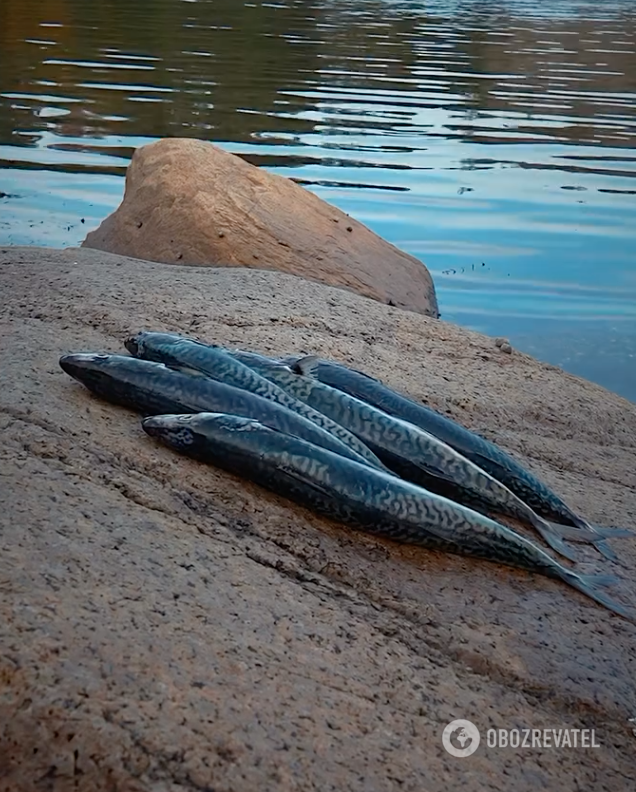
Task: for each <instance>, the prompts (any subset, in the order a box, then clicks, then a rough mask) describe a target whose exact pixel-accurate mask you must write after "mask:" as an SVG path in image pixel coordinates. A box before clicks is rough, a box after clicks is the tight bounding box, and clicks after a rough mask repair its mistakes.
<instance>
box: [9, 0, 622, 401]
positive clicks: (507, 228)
mask: <svg viewBox="0 0 636 792" xmlns="http://www.w3.org/2000/svg"><path fill="white" fill-rule="evenodd" d="M165 136H192V137H198V138H201V139H206V140H212V141H215V142H218V143H221V144H222V145H224V146H225V147H226V148H228V149H229V150H230V151H233V152H235V153H238V154H241V155H242V156H244V157H245V158H246V159H248V160H249V161H251V162H254V163H256V164H259V165H263V166H265V167H267V168H269V169H271V170H273V171H276V172H278V173H281V174H284V175H287V176H292V177H293V178H295V179H297V180H299V181H300V182H301V183H303V184H304V185H306V186H307V187H308V188H309V189H312V190H314V191H315V192H316V193H317V194H319V195H320V196H321V197H323V198H325V199H326V200H328V201H330V202H332V203H334V204H336V205H338V206H339V207H341V208H342V209H344V210H345V211H347V212H350V213H351V214H353V215H355V216H356V217H357V218H358V219H360V220H361V221H362V222H364V223H366V224H367V225H369V226H370V227H371V228H373V229H374V230H375V231H377V232H378V233H380V234H382V235H383V236H385V237H386V238H388V239H389V240H390V241H392V242H394V243H395V244H397V245H399V246H400V247H403V248H404V249H406V250H408V251H409V252H411V253H413V254H414V255H416V256H418V257H420V258H422V260H424V261H425V262H426V263H427V265H428V266H429V268H430V270H431V271H432V273H433V277H434V279H435V282H436V285H437V289H438V293H439V301H440V307H441V310H442V314H443V316H444V318H446V319H449V320H452V321H457V322H460V323H463V324H467V325H470V326H471V327H475V328H476V329H480V330H483V331H485V332H488V333H491V334H494V335H506V336H508V337H509V338H510V339H511V341H512V342H513V344H516V345H517V346H519V347H520V348H524V349H527V350H528V351H530V352H532V353H533V354H536V355H537V356H538V357H541V358H544V359H546V360H549V361H551V362H553V363H557V364H560V365H563V366H564V367H566V368H567V369H568V370H570V371H573V372H575V373H579V374H582V375H584V376H588V377H590V378H592V379H596V380H597V381H599V382H601V383H603V384H605V385H607V387H610V388H613V389H615V390H617V391H618V392H621V393H623V394H624V395H626V396H628V398H631V399H633V400H636V359H635V358H634V355H635V354H636V241H635V234H634V224H635V221H636V178H635V176H636V145H635V144H636V2H634V0H605V2H602V3H600V2H597V3H591V2H582V0H560V1H559V0H553V1H552V2H550V3H547V2H539V3H537V2H536V0H532V2H529V1H527V0H499V1H498V2H497V1H495V2H493V1H490V0H489V1H488V2H486V0H454V1H453V0H437V1H436V2H435V1H431V2H424V0H422V2H409V1H408V0H404V2H400V0H397V1H395V2H391V1H389V0H340V1H338V0H331V1H330V0H279V1H277V2H246V3H240V2H237V1H236V0H198V1H197V0H152V2H151V1H150V0H136V2H135V3H130V2H128V0H104V1H103V2H100V3H94V2H91V1H90V0H2V3H0V193H1V195H0V241H1V242H3V243H5V244H44V245H55V246H62V245H69V244H77V243H78V242H80V241H81V240H82V239H83V238H84V236H85V235H86V232H87V231H88V230H90V229H92V228H94V227H95V226H97V225H98V224H99V222H100V220H101V219H102V218H103V217H104V216H105V215H107V214H108V213H109V212H110V211H112V209H113V208H115V207H116V206H117V205H118V203H119V201H120V200H121V196H122V192H123V178H122V177H123V175H124V173H125V169H126V165H127V163H128V160H129V158H130V156H131V154H132V152H133V150H134V149H135V148H136V147H137V146H140V145H143V144H145V143H148V142H150V141H151V140H154V139H156V138H158V137H165Z"/></svg>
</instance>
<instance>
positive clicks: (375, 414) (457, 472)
mask: <svg viewBox="0 0 636 792" xmlns="http://www.w3.org/2000/svg"><path fill="white" fill-rule="evenodd" d="M232 354H233V355H234V356H235V357H236V358H237V360H240V361H241V362H243V363H246V364H247V365H249V366H251V367H252V368H254V369H255V371H257V372H258V373H259V374H261V375H262V376H264V377H267V379H270V380H271V381H272V382H275V383H276V384H277V385H279V386H280V387H281V388H284V389H285V390H287V391H288V392H289V393H291V394H292V396H294V397H295V398H297V399H300V400H301V401H304V402H306V403H307V404H309V405H310V406H311V407H313V408H314V409H316V410H320V411H321V412H324V413H325V415H328V416H329V417H330V418H332V419H333V420H334V421H337V422H338V423H341V424H342V425H343V426H345V427H346V428H347V429H349V430H350V431H351V432H353V433H354V434H356V435H357V436H358V437H359V438H360V439H361V440H362V441H364V442H365V443H366V444H367V445H368V446H370V447H371V449H372V450H373V451H374V452H375V453H376V454H377V455H378V456H379V457H380V458H381V459H382V460H383V461H385V462H386V463H387V464H388V465H389V467H390V468H391V469H393V470H395V471H396V472H397V473H399V474H400V475H402V476H404V477H405V478H408V479H410V480H412V481H414V482H415V483H417V484H421V485H422V486H424V487H426V488H431V489H433V490H435V491H439V492H440V493H441V494H443V495H446V496H448V497H451V498H452V499H454V500H461V501H463V502H464V503H466V504H467V505H469V506H474V507H475V508H478V509H480V510H481V509H489V510H493V511H495V512H498V513H502V514H507V515H509V516H511V517H515V518H516V519H519V520H522V521H523V522H525V523H527V524H529V525H531V526H532V527H533V528H535V529H536V530H537V531H539V533H540V534H541V536H543V538H544V539H545V541H546V542H547V543H548V544H549V545H550V547H552V549H553V550H555V551H556V552H558V553H560V554H561V555H563V556H565V557H566V558H569V559H570V560H573V559H574V558H575V556H574V555H573V553H572V551H571V550H570V549H569V548H568V547H567V546H566V545H565V543H564V542H563V536H565V537H566V538H575V539H577V540H579V541H580V540H585V539H589V538H590V537H593V536H594V535H593V534H591V533H587V534H586V533H585V532H584V531H581V530H580V529H577V528H569V527H562V526H555V525H553V524H552V523H549V522H548V521H547V520H544V519H543V518H542V517H539V515H538V514H536V513H535V512H534V511H533V510H532V509H531V508H530V507H529V506H528V505H527V504H526V503H524V502H523V501H522V500H521V499H520V498H519V497H517V496H516V495H515V494H514V493H513V492H511V490H509V489H508V488H507V487H506V486H505V485H504V484H502V483H501V482H500V481H498V480H497V479H496V478H494V477H493V476H491V475H490V474H489V473H487V472H486V471H485V470H483V469H482V468H480V467H479V466H478V465H476V464H475V463H474V462H471V461H470V460H469V459H467V458H466V457H464V456H462V455H461V454H460V453H459V452H457V451H455V449H454V448H452V447H451V446H449V445H448V444H446V443H444V442H442V441H441V440H440V439H439V438H437V437H435V436H434V435H432V434H431V433H430V432H426V431H425V430H423V429H421V428H420V427H418V426H415V425H414V424H410V423H408V422H407V421H403V420H402V419H400V418H395V417H393V416H390V415H388V414H387V413H385V412H383V411H382V410H379V409H378V408H376V407H373V406H372V405H370V404H368V403H367V402H364V401H362V400H361V399H357V398H356V397H354V396H350V395H349V394H347V393H344V392H343V391H339V390H336V389H335V388H331V387H330V386H329V385H325V384H324V383H322V382H320V381H318V380H316V379H314V378H312V377H306V376H304V375H302V374H299V373H295V372H294V371H292V370H291V369H290V368H289V367H287V366H285V365H283V364H280V363H276V362H274V361H272V360H270V359H269V358H264V357H263V356H261V355H257V354H255V353H252V352H243V351H238V350H237V351H235V352H233V353H232ZM610 535H614V533H613V532H611V533H610Z"/></svg>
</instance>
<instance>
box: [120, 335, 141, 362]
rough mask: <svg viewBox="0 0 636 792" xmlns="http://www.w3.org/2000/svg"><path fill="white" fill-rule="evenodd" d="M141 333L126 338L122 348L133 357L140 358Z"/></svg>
mask: <svg viewBox="0 0 636 792" xmlns="http://www.w3.org/2000/svg"><path fill="white" fill-rule="evenodd" d="M142 336H143V333H136V334H135V335H131V336H128V338H127V339H126V340H125V341H124V346H125V347H126V349H127V350H128V351H129V352H130V354H131V355H133V357H140V356H141V353H142V346H143V340H142Z"/></svg>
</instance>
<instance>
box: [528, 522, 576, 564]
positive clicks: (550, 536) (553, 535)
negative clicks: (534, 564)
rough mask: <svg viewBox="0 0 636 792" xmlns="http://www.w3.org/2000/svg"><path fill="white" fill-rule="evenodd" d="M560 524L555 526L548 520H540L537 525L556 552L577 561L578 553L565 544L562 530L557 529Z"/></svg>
mask: <svg viewBox="0 0 636 792" xmlns="http://www.w3.org/2000/svg"><path fill="white" fill-rule="evenodd" d="M558 527H560V526H554V525H553V524H552V523H549V522H548V521H547V520H546V521H545V522H544V521H543V520H542V521H541V522H538V523H537V525H536V528H537V530H538V531H539V533H540V534H541V536H542V537H543V538H544V540H545V541H546V542H547V544H549V545H550V547H551V548H552V549H553V550H554V552H555V553H558V554H559V555H562V556H563V557H564V558H567V559H568V560H569V561H577V556H576V553H574V552H573V551H572V550H570V548H569V547H568V546H567V545H566V544H565V542H564V541H563V538H564V537H563V538H562V537H561V536H560V535H559V534H560V532H559V531H557V530H556V528H558Z"/></svg>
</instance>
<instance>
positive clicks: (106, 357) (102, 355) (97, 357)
mask: <svg viewBox="0 0 636 792" xmlns="http://www.w3.org/2000/svg"><path fill="white" fill-rule="evenodd" d="M109 357H110V355H106V354H99V355H93V360H108V358H109Z"/></svg>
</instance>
